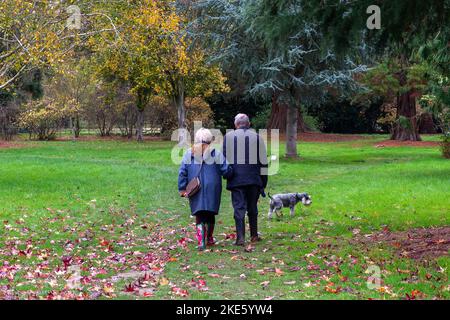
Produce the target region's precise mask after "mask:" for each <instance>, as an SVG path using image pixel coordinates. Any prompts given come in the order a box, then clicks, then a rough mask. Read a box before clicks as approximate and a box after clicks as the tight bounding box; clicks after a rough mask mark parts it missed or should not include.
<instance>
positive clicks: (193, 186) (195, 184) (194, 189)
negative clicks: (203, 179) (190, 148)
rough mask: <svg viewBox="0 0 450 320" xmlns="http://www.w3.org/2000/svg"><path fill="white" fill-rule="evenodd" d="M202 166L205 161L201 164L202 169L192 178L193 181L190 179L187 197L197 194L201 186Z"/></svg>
mask: <svg viewBox="0 0 450 320" xmlns="http://www.w3.org/2000/svg"><path fill="white" fill-rule="evenodd" d="M202 166H203V161H202V163H201V164H200V169H199V170H198V174H197V175H196V176H195V178H192V180H191V181H189V183H188V184H187V186H186V197H187V198H191V197H193V196H195V195H196V194H197V193H198V192H199V191H200V188H201V183H200V178H199V176H200V172H201V170H202Z"/></svg>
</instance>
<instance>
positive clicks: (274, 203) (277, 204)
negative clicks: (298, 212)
mask: <svg viewBox="0 0 450 320" xmlns="http://www.w3.org/2000/svg"><path fill="white" fill-rule="evenodd" d="M268 196H269V198H270V204H269V219H271V218H272V215H273V213H274V212H275V213H276V214H277V215H278V212H280V211H281V209H283V208H287V207H289V209H290V210H291V216H294V213H295V206H296V205H297V203H299V202H301V203H303V204H304V205H305V206H309V205H310V204H311V203H312V200H311V197H310V196H309V195H308V194H307V193H279V194H274V195H273V196H270V194H268Z"/></svg>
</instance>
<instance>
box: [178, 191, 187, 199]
mask: <svg viewBox="0 0 450 320" xmlns="http://www.w3.org/2000/svg"><path fill="white" fill-rule="evenodd" d="M179 193H180V197H184V198H185V197H186V196H187V193H186V190H183V191H180V192H179Z"/></svg>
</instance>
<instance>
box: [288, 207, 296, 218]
mask: <svg viewBox="0 0 450 320" xmlns="http://www.w3.org/2000/svg"><path fill="white" fill-rule="evenodd" d="M289 210H290V211H291V217H293V216H294V215H295V206H290V207H289Z"/></svg>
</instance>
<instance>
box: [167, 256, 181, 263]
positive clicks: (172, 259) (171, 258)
mask: <svg viewBox="0 0 450 320" xmlns="http://www.w3.org/2000/svg"><path fill="white" fill-rule="evenodd" d="M177 260H178V259H177V258H175V257H170V258H169V260H167V261H169V262H175V261H177Z"/></svg>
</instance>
